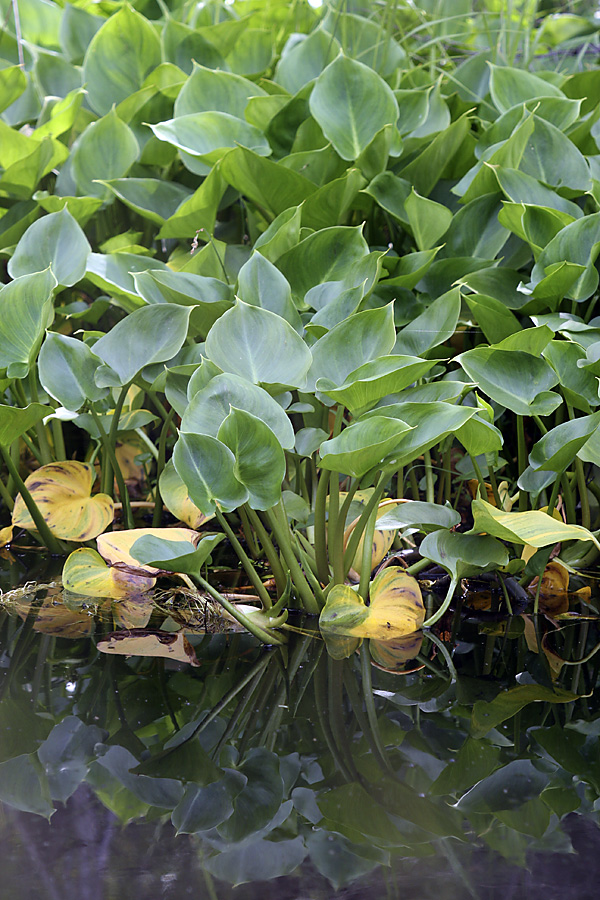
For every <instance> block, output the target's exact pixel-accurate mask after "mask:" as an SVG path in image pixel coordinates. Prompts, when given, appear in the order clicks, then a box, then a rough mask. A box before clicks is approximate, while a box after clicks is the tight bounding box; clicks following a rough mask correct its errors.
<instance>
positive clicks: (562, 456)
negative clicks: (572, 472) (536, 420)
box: [529, 413, 600, 475]
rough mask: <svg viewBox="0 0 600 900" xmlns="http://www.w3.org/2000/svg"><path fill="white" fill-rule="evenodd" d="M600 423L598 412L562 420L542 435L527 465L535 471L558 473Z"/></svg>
mask: <svg viewBox="0 0 600 900" xmlns="http://www.w3.org/2000/svg"><path fill="white" fill-rule="evenodd" d="M598 425H600V413H595V415H593V416H581V417H580V418H578V419H573V420H571V421H570V422H563V423H562V424H560V425H557V426H556V427H555V428H552V429H550V431H549V432H548V433H547V434H545V435H543V437H541V438H540V440H539V441H538V442H537V443H536V444H534V446H533V448H532V450H531V453H530V454H529V465H530V466H531V467H532V469H535V470H536V471H544V472H547V471H549V472H556V473H557V474H559V475H560V473H561V472H564V471H565V469H567V468H568V466H570V464H571V463H572V462H573V460H574V459H575V457H576V456H577V454H578V452H579V451H580V450H581V448H582V447H583V445H584V444H585V443H586V442H587V441H588V439H589V438H590V437H591V436H592V435H593V434H594V432H595V431H596V430H597V428H598Z"/></svg>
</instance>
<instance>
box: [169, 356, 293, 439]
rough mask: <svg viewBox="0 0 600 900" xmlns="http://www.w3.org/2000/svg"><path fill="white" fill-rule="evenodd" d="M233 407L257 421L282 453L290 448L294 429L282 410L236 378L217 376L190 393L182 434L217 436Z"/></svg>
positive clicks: (261, 390) (265, 396)
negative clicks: (265, 428) (280, 448)
mask: <svg viewBox="0 0 600 900" xmlns="http://www.w3.org/2000/svg"><path fill="white" fill-rule="evenodd" d="M232 407H235V408H236V409H238V410H243V411H244V412H247V413H250V414H251V415H252V417H253V418H254V417H256V418H257V419H260V420H261V421H262V422H263V423H264V424H265V425H267V426H268V427H269V429H270V430H271V431H272V432H273V434H274V435H275V437H276V438H277V440H278V442H279V443H280V444H281V446H282V447H283V448H284V449H285V450H292V449H293V447H294V429H293V428H292V423H291V422H290V420H289V418H288V416H287V414H286V413H285V411H284V410H283V409H282V408H281V406H280V405H279V403H277V401H276V400H274V399H273V398H272V397H271V396H270V395H269V394H268V393H267V392H266V391H265V390H263V389H262V388H260V387H258V386H257V385H255V384H252V383H251V382H248V381H247V380H246V379H244V378H241V377H240V376H239V375H231V374H221V375H216V376H215V377H214V378H212V379H211V380H210V381H209V382H208V384H207V385H206V386H205V387H204V388H202V389H201V390H199V391H197V392H196V393H193V392H192V391H190V402H189V406H188V407H187V409H186V411H185V414H184V416H183V418H182V420H181V431H186V432H192V433H195V434H208V435H211V436H212V437H217V435H218V433H219V429H220V427H221V425H222V424H223V422H224V420H225V419H226V418H227V416H228V415H229V411H230V409H231V408H232Z"/></svg>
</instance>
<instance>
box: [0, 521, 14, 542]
mask: <svg viewBox="0 0 600 900" xmlns="http://www.w3.org/2000/svg"><path fill="white" fill-rule="evenodd" d="M12 536H13V526H12V525H7V526H6V528H0V547H6V545H7V544H10V542H11V541H12Z"/></svg>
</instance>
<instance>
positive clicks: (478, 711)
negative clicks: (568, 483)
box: [471, 513, 577, 771]
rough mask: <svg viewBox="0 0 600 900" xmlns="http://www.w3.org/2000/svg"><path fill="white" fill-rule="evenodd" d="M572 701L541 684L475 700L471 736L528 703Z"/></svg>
mask: <svg viewBox="0 0 600 900" xmlns="http://www.w3.org/2000/svg"><path fill="white" fill-rule="evenodd" d="M544 515H545V513H544ZM547 518H550V516H547ZM574 700H577V694H572V693H571V692H570V691H565V690H563V689H562V688H558V687H555V688H549V687H543V686H542V685H541V684H519V685H517V686H516V687H513V688H510V689H509V690H507V691H502V692H501V693H500V694H498V696H497V697H495V698H494V699H493V700H491V701H490V702H486V701H485V700H477V702H476V703H475V705H474V706H473V717H472V719H471V735H472V737H474V738H481V737H484V736H485V735H486V734H487V733H488V731H491V729H492V728H496V727H497V726H498V725H500V723H501V722H505V721H506V720H507V719H510V718H512V716H514V715H515V713H518V712H519V710H520V709H523V707H524V706H527V704H528V703H540V702H541V703H572V702H573V701H574ZM500 771H502V770H500Z"/></svg>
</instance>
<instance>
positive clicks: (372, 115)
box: [309, 55, 398, 160]
mask: <svg viewBox="0 0 600 900" xmlns="http://www.w3.org/2000/svg"><path fill="white" fill-rule="evenodd" d="M367 98H368V102H366V101H367ZM309 102H310V111H311V113H312V115H313V116H314V118H315V119H316V120H317V122H318V123H319V125H320V126H321V128H322V129H323V133H324V134H325V137H326V138H327V139H328V140H329V141H331V143H332V144H333V146H334V148H335V150H336V151H337V153H339V155H340V156H341V157H342V159H347V160H355V159H356V158H357V157H358V156H360V154H361V153H362V152H363V150H364V149H365V148H366V147H367V145H368V144H369V143H370V142H371V140H372V138H373V135H374V134H376V133H377V132H378V131H379V130H380V129H381V128H383V127H384V126H385V125H388V124H394V123H395V122H396V120H397V118H398V104H397V102H396V98H395V97H394V94H393V92H392V91H391V89H390V88H389V87H388V85H387V84H386V83H385V81H383V79H382V78H380V77H379V75H377V73H376V72H374V71H373V70H372V69H370V68H369V67H368V66H365V65H363V64H362V63H360V62H358V61H357V60H355V59H350V58H348V57H346V56H343V55H340V56H338V57H337V59H335V60H334V61H333V62H332V63H330V64H329V65H328V66H327V68H326V69H325V70H324V72H323V73H322V74H321V75H319V77H318V78H317V81H316V84H315V87H314V89H313V91H312V94H311V96H310V101H309Z"/></svg>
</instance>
